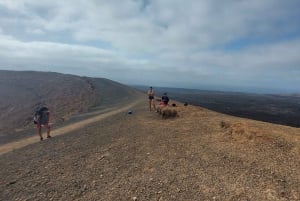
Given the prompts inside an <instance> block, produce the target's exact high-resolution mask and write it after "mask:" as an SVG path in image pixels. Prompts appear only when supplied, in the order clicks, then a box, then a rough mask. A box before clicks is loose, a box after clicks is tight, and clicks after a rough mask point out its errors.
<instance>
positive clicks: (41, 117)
mask: <svg viewBox="0 0 300 201" xmlns="http://www.w3.org/2000/svg"><path fill="white" fill-rule="evenodd" d="M49 121H50V111H49V109H48V108H47V107H42V108H41V109H40V110H39V111H38V113H37V129H38V135H39V136H40V140H43V136H42V127H45V128H47V138H51V136H50V125H49Z"/></svg>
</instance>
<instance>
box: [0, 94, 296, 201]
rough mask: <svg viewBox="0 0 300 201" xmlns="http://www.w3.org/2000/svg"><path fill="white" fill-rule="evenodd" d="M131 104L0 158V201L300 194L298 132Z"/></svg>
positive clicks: (273, 197)
mask: <svg viewBox="0 0 300 201" xmlns="http://www.w3.org/2000/svg"><path fill="white" fill-rule="evenodd" d="M138 100H140V102H139V104H137V105H135V106H132V107H130V109H131V110H132V111H133V114H131V115H130V114H127V112H126V111H125V110H122V112H120V113H115V114H111V115H107V116H106V118H100V116H99V119H98V120H97V122H94V123H92V122H90V124H88V125H85V126H84V127H78V128H77V129H76V130H73V131H72V132H69V133H68V134H66V135H57V136H55V137H53V138H52V139H50V140H45V141H42V142H37V143H33V144H31V145H28V146H26V147H23V148H20V149H16V150H14V151H11V152H8V153H5V154H3V155H1V156H0V164H1V172H0V177H1V181H0V189H1V190H0V200H103V201H108V200H114V201H115V200H127V201H128V200H160V201H162V200H178V201H183V200H190V201H195V200H253V201H257V200H270V201H276V200H289V201H290V200H295V201H296V200H300V157H299V155H300V129H298V128H292V127H287V126H279V125H275V124H270V123H263V122H259V121H253V120H248V119H242V118H237V117H232V116H228V115H223V114H219V113H216V112H212V111H210V110H207V109H203V108H201V107H195V106H190V105H189V106H187V107H184V106H182V104H180V103H177V105H178V107H176V110H177V111H178V114H179V116H178V117H175V118H170V119H162V118H161V116H159V115H158V114H157V113H155V112H149V111H148V108H147V100H146V98H140V99H138ZM126 105H128V104H125V103H124V104H121V103H120V105H119V107H118V108H123V107H125V106H126ZM123 109H128V108H123ZM104 114H105V113H104ZM53 132H55V131H53ZM2 146H5V145H2Z"/></svg>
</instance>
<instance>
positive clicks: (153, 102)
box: [152, 99, 156, 110]
mask: <svg viewBox="0 0 300 201" xmlns="http://www.w3.org/2000/svg"><path fill="white" fill-rule="evenodd" d="M152 104H153V108H154V110H156V106H155V101H154V99H152Z"/></svg>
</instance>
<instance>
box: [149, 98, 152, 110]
mask: <svg viewBox="0 0 300 201" xmlns="http://www.w3.org/2000/svg"><path fill="white" fill-rule="evenodd" d="M151 104H152V100H151V99H149V110H150V111H151Z"/></svg>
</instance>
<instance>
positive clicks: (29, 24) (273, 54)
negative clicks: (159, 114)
mask: <svg viewBox="0 0 300 201" xmlns="http://www.w3.org/2000/svg"><path fill="white" fill-rule="evenodd" d="M299 19H300V1H299V0H286V1H282V0H263V1H262V0H251V1H249V0H224V1H220V0H64V1H61V0H43V1H40V0H0V69H1V70H18V71H19V70H34V71H51V72H61V73H67V74H74V75H81V76H89V77H102V78H108V79H111V80H115V81H118V82H121V83H124V84H129V85H146V86H162V87H176V88H194V89H207V90H221V91H222V90H225V91H227V90H229V91H244V92H263V93H273V92H280V93H300V23H299Z"/></svg>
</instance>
